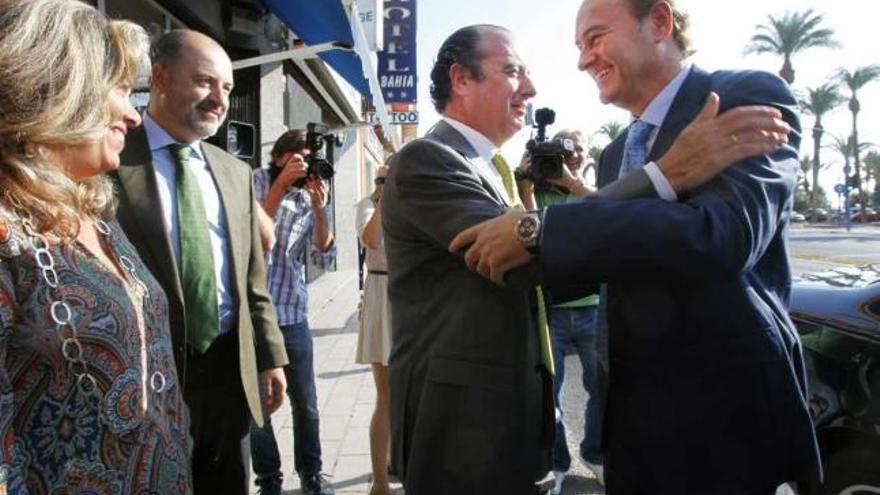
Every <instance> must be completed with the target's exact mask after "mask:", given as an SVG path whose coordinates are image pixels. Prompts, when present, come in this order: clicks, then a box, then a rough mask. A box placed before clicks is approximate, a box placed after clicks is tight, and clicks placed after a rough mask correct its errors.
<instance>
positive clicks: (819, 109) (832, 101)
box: [799, 82, 844, 206]
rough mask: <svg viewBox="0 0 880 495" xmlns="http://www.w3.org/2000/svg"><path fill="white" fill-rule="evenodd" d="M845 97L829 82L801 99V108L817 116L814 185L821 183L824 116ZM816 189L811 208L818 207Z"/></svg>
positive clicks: (810, 90) (814, 126)
mask: <svg viewBox="0 0 880 495" xmlns="http://www.w3.org/2000/svg"><path fill="white" fill-rule="evenodd" d="M843 100H844V98H843V96H842V95H841V94H840V91H839V90H838V89H837V85H836V84H834V83H831V82H827V83H825V84H823V85H821V86H819V87H818V88H807V97H806V98H800V100H799V101H800V105H801V108H802V109H803V110H804V111H805V112H807V113H809V114H811V115H815V116H816V122H815V124H813V184H818V183H819V164H820V163H822V162H821V161H820V160H819V150H820V149H821V148H822V133H824V132H825V129H824V128H823V127H822V116H823V115H825V114H826V113H828V112H830V111H831V110H833V109H834V107H836V106H838V105H840V104H841V103H843ZM815 194H816V188H815V187H814V188H813V190H812V191H811V192H810V206H816V204H815V200H816V195H815Z"/></svg>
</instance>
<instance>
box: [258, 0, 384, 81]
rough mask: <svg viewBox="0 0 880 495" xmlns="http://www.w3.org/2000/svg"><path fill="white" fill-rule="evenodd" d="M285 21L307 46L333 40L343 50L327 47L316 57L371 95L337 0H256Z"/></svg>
mask: <svg viewBox="0 0 880 495" xmlns="http://www.w3.org/2000/svg"><path fill="white" fill-rule="evenodd" d="M259 1H260V3H262V4H263V5H264V6H265V7H266V8H267V9H269V10H270V11H271V12H272V13H273V14H275V16H277V17H278V18H279V19H281V21H283V22H284V23H285V24H287V25H288V26H289V27H290V29H291V30H293V32H294V33H296V35H297V37H299V39H301V40H302V41H303V42H304V43H305V44H306V45H307V46H315V45H320V44H322V43H328V42H329V43H335V44H336V45H337V46H339V47H342V48H348V50H345V49H341V50H340V49H337V50H329V51H324V52H321V53H319V54H318V56H319V57H320V58H321V59H322V60H323V61H324V62H326V63H327V65H329V66H330V67H333V69H334V70H335V71H336V72H338V73H339V75H340V76H342V77H343V79H345V80H346V82H348V83H349V84H351V86H352V87H353V88H355V89H356V90H357V91H358V92H359V93H360V94H362V95H364V97H366V98H370V97H371V92H370V84H369V82H368V81H367V79H366V77H364V69H363V65H362V63H361V59H360V56H359V55H358V54H357V53H355V52H354V51H353V48H354V46H355V42H354V38H353V36H352V29H351V25H350V24H349V22H348V16H347V15H346V13H345V8H344V7H343V5H342V2H341V1H339V0H259Z"/></svg>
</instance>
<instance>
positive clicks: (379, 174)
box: [357, 165, 388, 249]
mask: <svg viewBox="0 0 880 495" xmlns="http://www.w3.org/2000/svg"><path fill="white" fill-rule="evenodd" d="M387 175H388V166H387V165H381V166H380V167H378V169H377V170H376V179H375V182H376V189H375V190H374V191H373V194H372V195H371V196H370V201H366V200H365V201H363V202H362V203H361V204H360V205H359V208H358V218H357V233H358V239H360V241H361V243H363V245H364V246H367V247H368V248H370V249H376V248H378V247H379V245H380V244H381V243H382V192H383V191H384V189H385V177H386V176H387Z"/></svg>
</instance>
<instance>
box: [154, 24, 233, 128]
mask: <svg viewBox="0 0 880 495" xmlns="http://www.w3.org/2000/svg"><path fill="white" fill-rule="evenodd" d="M232 86H233V82H232V63H231V62H230V61H229V57H228V56H227V55H226V52H224V51H223V49H222V48H221V47H220V46H219V45H217V43H216V42H214V41H213V40H211V39H210V38H207V37H205V36H204V35H200V34H197V33H192V34H190V35H188V36H186V37H185V38H184V40H183V43H182V46H181V50H180V54H179V56H178V57H177V58H176V59H175V60H172V61H170V62H168V63H167V64H159V63H157V64H155V65H154V66H153V92H154V93H155V94H156V97H155V99H154V100H151V104H150V115H151V116H152V117H153V118H154V119H155V120H156V122H157V123H159V125H161V126H162V127H163V128H164V129H165V130H166V131H167V132H168V133H169V134H171V136H172V137H174V138H175V139H177V140H178V141H181V142H185V143H191V142H194V141H197V140H199V139H204V138H207V137H210V136H212V135H214V134H215V133H216V132H217V129H218V128H219V127H220V124H222V123H223V120H224V119H225V118H226V112H227V110H229V93H230V92H231V91H232Z"/></svg>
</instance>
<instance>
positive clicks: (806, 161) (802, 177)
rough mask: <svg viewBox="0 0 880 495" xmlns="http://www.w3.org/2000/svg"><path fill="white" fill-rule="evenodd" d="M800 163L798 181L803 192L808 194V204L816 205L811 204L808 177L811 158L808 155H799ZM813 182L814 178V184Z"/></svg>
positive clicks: (811, 162) (811, 166)
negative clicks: (802, 187)
mask: <svg viewBox="0 0 880 495" xmlns="http://www.w3.org/2000/svg"><path fill="white" fill-rule="evenodd" d="M800 165H801V170H800V172H801V173H799V174H798V181H799V182H801V183H803V185H804V192H805V193H806V194H808V195H809V196H810V205H811V206H816V205H815V204H813V191H812V190H811V188H810V179H809V177H810V169H811V168H813V160H812V159H811V158H810V157H809V155H807V156H803V157H801V161H800ZM815 183H816V180H815V179H814V180H813V184H815Z"/></svg>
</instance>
